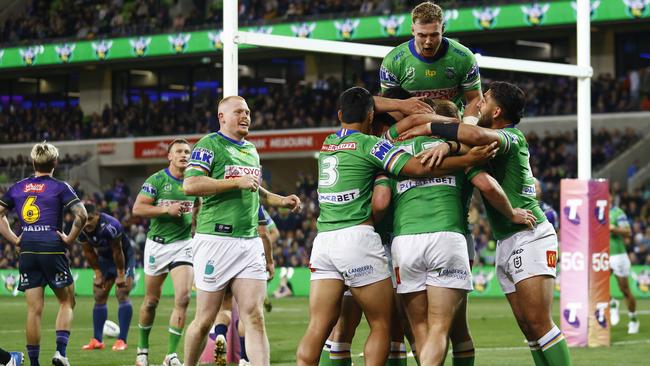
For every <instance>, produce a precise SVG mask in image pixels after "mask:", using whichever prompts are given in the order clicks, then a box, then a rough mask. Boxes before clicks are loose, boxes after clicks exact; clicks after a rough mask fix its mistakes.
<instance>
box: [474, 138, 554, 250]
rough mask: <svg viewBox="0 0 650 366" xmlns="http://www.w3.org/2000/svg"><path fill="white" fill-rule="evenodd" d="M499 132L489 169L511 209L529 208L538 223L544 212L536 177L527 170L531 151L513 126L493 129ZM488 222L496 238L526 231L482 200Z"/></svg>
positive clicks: (544, 217)
mask: <svg viewBox="0 0 650 366" xmlns="http://www.w3.org/2000/svg"><path fill="white" fill-rule="evenodd" d="M496 132H497V134H498V135H499V150H498V151H497V156H496V157H495V158H494V159H492V161H490V162H489V163H488V165H487V170H488V172H489V173H490V174H491V175H492V176H493V177H494V178H495V179H496V180H497V182H499V184H501V187H502V188H503V191H504V192H505V194H506V196H507V197H508V200H509V201H510V204H511V205H512V207H513V208H523V209H526V210H531V211H532V212H533V215H534V216H535V218H536V219H537V225H539V224H541V223H542V222H544V221H546V215H544V212H543V211H542V209H541V208H540V207H539V202H538V201H537V196H536V194H535V178H534V177H533V171H532V170H531V169H530V163H529V161H528V160H529V158H530V153H529V152H528V142H526V137H525V136H524V134H523V133H522V132H521V131H519V130H518V129H516V128H514V127H508V128H503V129H500V130H497V131H496ZM484 203H485V209H486V212H487V216H488V221H489V222H490V226H491V227H492V233H493V234H494V238H495V239H497V240H502V239H505V238H507V237H509V236H511V235H512V234H514V233H517V232H519V231H522V230H526V229H527V226H526V225H521V224H514V223H512V221H510V219H509V218H507V217H505V216H503V215H502V214H501V213H500V212H499V211H497V210H496V209H495V208H494V207H492V206H491V205H490V204H489V203H488V202H487V201H486V200H484Z"/></svg>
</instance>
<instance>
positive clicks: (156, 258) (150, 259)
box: [144, 239, 192, 276]
mask: <svg viewBox="0 0 650 366" xmlns="http://www.w3.org/2000/svg"><path fill="white" fill-rule="evenodd" d="M144 261H145V265H144V273H145V274H146V275H149V276H160V275H162V274H165V273H167V272H169V271H171V270H172V269H173V268H174V267H178V266H182V265H190V266H191V265H192V240H191V239H188V240H179V241H175V242H173V243H169V244H160V243H157V242H155V241H153V240H150V239H147V241H146V242H145V244H144Z"/></svg>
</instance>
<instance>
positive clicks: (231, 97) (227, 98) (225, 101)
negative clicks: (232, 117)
mask: <svg viewBox="0 0 650 366" xmlns="http://www.w3.org/2000/svg"><path fill="white" fill-rule="evenodd" d="M233 99H238V100H241V101H244V102H246V99H244V98H242V97H240V96H239V95H231V96H229V97H225V98H223V99H221V100H220V101H219V105H218V106H217V110H220V109H221V105H222V104H224V103H227V102H229V101H231V100H233Z"/></svg>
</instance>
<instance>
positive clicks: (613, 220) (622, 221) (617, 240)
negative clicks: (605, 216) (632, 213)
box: [609, 207, 630, 256]
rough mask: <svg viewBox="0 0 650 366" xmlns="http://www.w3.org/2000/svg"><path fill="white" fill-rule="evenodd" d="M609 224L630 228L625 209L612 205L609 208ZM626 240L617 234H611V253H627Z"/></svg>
mask: <svg viewBox="0 0 650 366" xmlns="http://www.w3.org/2000/svg"><path fill="white" fill-rule="evenodd" d="M609 225H610V226H612V227H616V228H629V227H630V222H629V221H628V220H627V215H625V211H623V210H621V209H620V208H619V207H612V208H610V209H609ZM626 253H627V250H626V249H625V241H624V240H623V237H622V236H620V235H616V234H611V235H610V236H609V255H610V256H612V255H616V254H626Z"/></svg>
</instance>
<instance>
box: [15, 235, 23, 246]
mask: <svg viewBox="0 0 650 366" xmlns="http://www.w3.org/2000/svg"><path fill="white" fill-rule="evenodd" d="M22 239H23V234H20V236H17V237H16V241H14V245H15V246H16V247H18V248H20V241H21V240H22Z"/></svg>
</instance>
